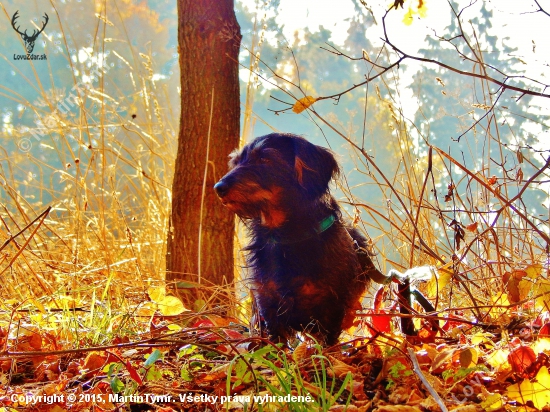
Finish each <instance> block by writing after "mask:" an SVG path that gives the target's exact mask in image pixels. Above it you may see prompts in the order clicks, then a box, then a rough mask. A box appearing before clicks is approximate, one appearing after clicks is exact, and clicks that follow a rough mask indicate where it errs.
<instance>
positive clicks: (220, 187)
mask: <svg viewBox="0 0 550 412" xmlns="http://www.w3.org/2000/svg"><path fill="white" fill-rule="evenodd" d="M214 190H215V191H216V194H217V195H218V196H219V197H224V196H225V195H226V194H227V192H228V191H229V185H228V184H227V183H225V182H224V181H223V180H220V181H219V182H218V183H216V184H215V185H214Z"/></svg>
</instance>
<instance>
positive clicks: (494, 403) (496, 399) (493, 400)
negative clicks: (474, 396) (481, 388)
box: [480, 393, 504, 412]
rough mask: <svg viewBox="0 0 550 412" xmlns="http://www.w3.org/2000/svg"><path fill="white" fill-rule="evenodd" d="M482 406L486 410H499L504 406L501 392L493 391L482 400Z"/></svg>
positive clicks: (489, 411)
mask: <svg viewBox="0 0 550 412" xmlns="http://www.w3.org/2000/svg"><path fill="white" fill-rule="evenodd" d="M480 406H481V407H482V408H483V410H485V411H486V412H493V411H498V410H501V409H502V408H504V402H503V400H502V395H501V394H500V393H493V394H491V395H489V396H487V398H486V399H485V400H484V401H483V402H481V404H480Z"/></svg>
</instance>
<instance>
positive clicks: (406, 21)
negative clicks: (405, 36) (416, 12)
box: [403, 7, 413, 26]
mask: <svg viewBox="0 0 550 412" xmlns="http://www.w3.org/2000/svg"><path fill="white" fill-rule="evenodd" d="M412 22H413V10H412V9H411V8H410V7H409V11H408V12H407V14H405V17H403V24H405V26H410V25H411V24H412Z"/></svg>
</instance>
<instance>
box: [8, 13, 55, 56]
mask: <svg viewBox="0 0 550 412" xmlns="http://www.w3.org/2000/svg"><path fill="white" fill-rule="evenodd" d="M18 14H19V10H17V11H16V12H15V14H14V15H13V17H12V19H11V26H12V27H13V29H14V30H15V31H16V32H17V33H19V34H20V35H21V38H22V39H23V41H24V42H25V48H26V49H27V55H30V54H31V53H32V51H33V50H34V42H35V41H36V38H37V37H38V35H39V34H40V33H42V32H43V31H44V29H45V28H46V24H48V20H49V18H48V15H47V14H46V13H44V23H43V24H42V28H41V29H40V30H35V29H33V32H32V34H31V35H29V34H27V30H25V31H23V32H22V31H21V30H20V27H21V26H17V27H16V22H15V21H16V20H17V18H18V17H19V15H18Z"/></svg>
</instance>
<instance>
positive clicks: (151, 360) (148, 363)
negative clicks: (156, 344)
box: [143, 349, 162, 368]
mask: <svg viewBox="0 0 550 412" xmlns="http://www.w3.org/2000/svg"><path fill="white" fill-rule="evenodd" d="M160 358H162V352H161V351H159V350H158V349H155V350H154V351H153V352H152V353H151V354H150V355H149V356H148V357H147V360H146V361H145V363H144V364H143V366H145V367H146V368H147V367H149V366H151V365H153V364H154V363H155V362H156V361H158V360H159V359H160Z"/></svg>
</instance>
